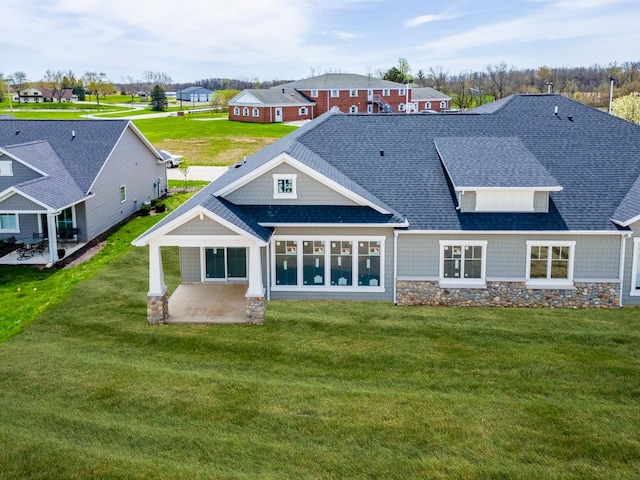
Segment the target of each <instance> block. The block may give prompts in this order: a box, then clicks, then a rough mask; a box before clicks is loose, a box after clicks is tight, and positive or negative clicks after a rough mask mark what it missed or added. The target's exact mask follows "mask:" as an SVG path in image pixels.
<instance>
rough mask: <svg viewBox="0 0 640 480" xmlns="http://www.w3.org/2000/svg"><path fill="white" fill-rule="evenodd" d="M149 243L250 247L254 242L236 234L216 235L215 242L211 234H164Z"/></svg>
mask: <svg viewBox="0 0 640 480" xmlns="http://www.w3.org/2000/svg"><path fill="white" fill-rule="evenodd" d="M149 244H154V245H157V246H161V247H214V246H215V247H252V246H254V245H256V242H254V241H252V240H250V239H248V238H246V237H245V238H238V236H237V235H216V237H215V244H212V243H211V235H165V236H162V237H156V238H155V239H153V240H149ZM265 245H266V244H261V245H259V246H261V247H263V246H265Z"/></svg>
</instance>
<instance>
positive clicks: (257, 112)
mask: <svg viewBox="0 0 640 480" xmlns="http://www.w3.org/2000/svg"><path fill="white" fill-rule="evenodd" d="M253 116H254V117H259V116H260V110H259V109H257V108H254V109H253Z"/></svg>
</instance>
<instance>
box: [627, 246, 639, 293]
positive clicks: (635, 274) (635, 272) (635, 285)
mask: <svg viewBox="0 0 640 480" xmlns="http://www.w3.org/2000/svg"><path fill="white" fill-rule="evenodd" d="M629 295H631V296H632V297H636V296H640V238H634V239H633V265H632V266H631V291H630V292H629Z"/></svg>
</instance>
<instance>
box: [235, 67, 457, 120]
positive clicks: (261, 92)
mask: <svg viewBox="0 0 640 480" xmlns="http://www.w3.org/2000/svg"><path fill="white" fill-rule="evenodd" d="M413 90H416V93H417V91H420V93H419V95H418V97H419V100H418V101H413V99H412V91H413ZM427 102H429V105H430V108H423V106H424V105H425V104H426V103H427ZM450 105H451V98H450V97H447V96H446V95H443V94H442V93H440V92H438V91H437V90H434V89H432V88H420V89H412V88H411V87H409V86H408V85H404V84H401V83H395V82H390V81H387V80H380V79H377V78H372V77H368V76H364V75H356V74H350V73H327V74H325V75H319V76H317V77H311V78H307V79H305V80H298V81H296V82H290V83H285V84H283V85H278V86H276V87H272V88H270V89H247V90H243V91H242V92H240V93H239V94H238V95H237V96H236V97H234V98H233V99H232V100H231V101H230V102H229V120H235V121H241V122H256V123H275V122H292V121H296V120H312V119H314V118H316V117H318V116H319V115H322V114H323V113H325V112H328V111H329V110H331V109H333V108H337V109H339V110H340V111H341V112H345V113H402V112H408V113H412V112H417V111H419V110H434V111H441V110H446V109H448V108H450Z"/></svg>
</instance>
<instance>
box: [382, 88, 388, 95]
mask: <svg viewBox="0 0 640 480" xmlns="http://www.w3.org/2000/svg"><path fill="white" fill-rule="evenodd" d="M389 95H390V91H389V89H388V88H385V89H384V90H382V96H383V97H388V96H389Z"/></svg>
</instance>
